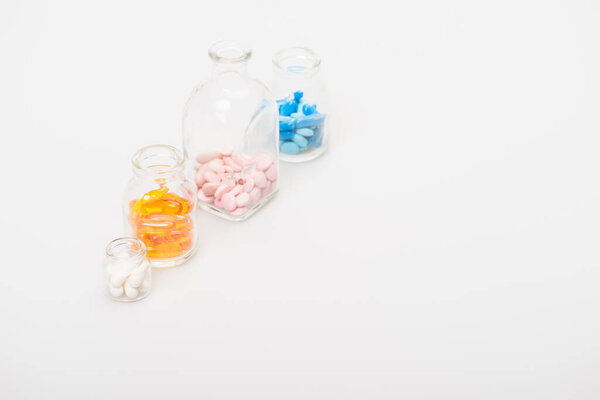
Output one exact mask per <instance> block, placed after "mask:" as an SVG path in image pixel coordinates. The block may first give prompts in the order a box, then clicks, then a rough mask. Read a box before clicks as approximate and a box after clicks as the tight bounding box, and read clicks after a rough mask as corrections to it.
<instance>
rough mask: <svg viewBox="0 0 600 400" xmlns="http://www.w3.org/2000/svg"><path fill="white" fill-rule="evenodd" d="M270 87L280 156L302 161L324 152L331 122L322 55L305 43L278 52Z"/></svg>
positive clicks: (275, 57) (285, 158)
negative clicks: (275, 112) (275, 103)
mask: <svg viewBox="0 0 600 400" xmlns="http://www.w3.org/2000/svg"><path fill="white" fill-rule="evenodd" d="M271 90H272V91H273V94H274V95H275V99H276V101H277V106H278V113H279V151H280V158H281V160H283V161H288V162H303V161H309V160H312V159H315V158H317V157H319V156H320V155H321V154H323V153H324V152H325V150H327V146H328V145H329V140H330V136H331V135H330V133H331V125H332V124H331V103H330V98H329V92H328V90H327V88H326V86H325V83H324V81H323V79H322V78H321V58H320V57H319V55H318V54H316V53H315V52H314V51H312V50H310V49H307V48H304V47H289V48H286V49H283V50H280V51H278V52H277V53H275V54H274V55H273V81H272V85H271Z"/></svg>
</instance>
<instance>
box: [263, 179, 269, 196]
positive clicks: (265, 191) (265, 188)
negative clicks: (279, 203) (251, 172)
mask: <svg viewBox="0 0 600 400" xmlns="http://www.w3.org/2000/svg"><path fill="white" fill-rule="evenodd" d="M270 192H271V182H267V186H265V187H264V188H263V189H262V191H261V194H262V196H263V197H265V196H266V195H268V194H269V193H270Z"/></svg>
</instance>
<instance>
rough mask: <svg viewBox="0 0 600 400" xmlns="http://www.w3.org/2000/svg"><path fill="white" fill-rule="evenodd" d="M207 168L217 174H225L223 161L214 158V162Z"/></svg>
mask: <svg viewBox="0 0 600 400" xmlns="http://www.w3.org/2000/svg"><path fill="white" fill-rule="evenodd" d="M208 168H210V169H212V170H213V171H214V172H216V173H217V174H221V173H223V172H225V168H223V160H221V159H220V158H215V159H214V160H212V161H210V162H209V163H208Z"/></svg>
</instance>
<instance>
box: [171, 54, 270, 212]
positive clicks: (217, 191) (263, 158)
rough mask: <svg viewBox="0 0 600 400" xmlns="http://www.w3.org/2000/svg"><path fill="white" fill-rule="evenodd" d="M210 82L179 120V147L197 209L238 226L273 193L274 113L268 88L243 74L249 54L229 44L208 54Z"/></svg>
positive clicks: (198, 91)
mask: <svg viewBox="0 0 600 400" xmlns="http://www.w3.org/2000/svg"><path fill="white" fill-rule="evenodd" d="M208 54H209V57H210V59H211V60H212V62H213V71H212V76H211V78H210V79H209V80H208V81H206V82H204V83H202V84H200V85H198V86H197V87H196V88H195V89H194V91H193V92H192V94H191V96H190V98H189V99H188V101H187V104H186V107H185V111H184V115H183V148H184V152H185V155H186V157H187V159H188V160H189V171H188V172H189V174H190V176H193V177H194V181H195V183H196V185H197V187H198V192H197V199H198V207H199V208H202V209H204V210H206V211H209V212H211V213H213V214H215V215H218V216H220V217H222V218H225V219H229V220H233V221H240V220H244V219H246V218H248V217H249V216H251V215H252V214H253V213H255V212H256V211H257V210H259V209H260V208H261V207H263V206H264V205H265V204H266V203H267V202H268V201H269V200H270V199H271V198H272V197H273V196H274V195H275V193H276V192H277V190H278V173H279V152H278V135H279V131H278V112H277V104H276V103H275V99H274V97H273V95H272V94H271V92H270V91H269V89H268V88H267V87H266V86H265V85H264V84H262V83H261V82H259V81H257V80H255V79H252V78H250V77H249V76H248V75H247V72H246V70H247V64H248V60H249V59H250V56H251V54H252V53H251V50H250V49H249V48H247V47H244V46H242V45H240V44H237V43H234V42H219V43H216V44H214V45H213V46H212V47H211V48H210V49H209V52H208Z"/></svg>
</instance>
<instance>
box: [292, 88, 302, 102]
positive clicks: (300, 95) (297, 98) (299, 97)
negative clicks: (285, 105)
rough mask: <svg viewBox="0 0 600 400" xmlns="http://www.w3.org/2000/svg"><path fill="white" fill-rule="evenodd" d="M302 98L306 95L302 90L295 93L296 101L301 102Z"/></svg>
mask: <svg viewBox="0 0 600 400" xmlns="http://www.w3.org/2000/svg"><path fill="white" fill-rule="evenodd" d="M302 96H304V93H302V90H298V91H297V92H294V99H295V100H296V101H300V99H301V98H302Z"/></svg>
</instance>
